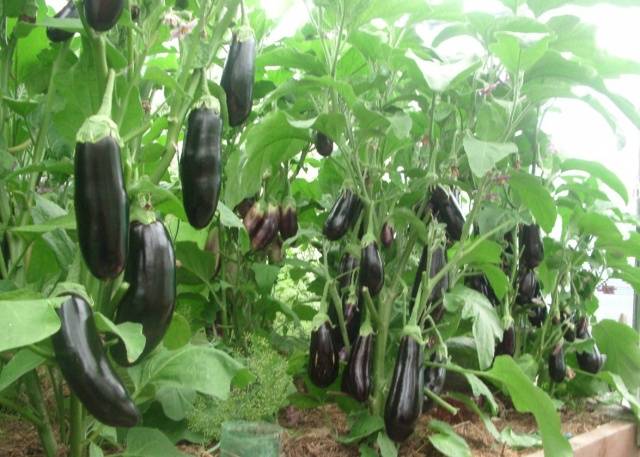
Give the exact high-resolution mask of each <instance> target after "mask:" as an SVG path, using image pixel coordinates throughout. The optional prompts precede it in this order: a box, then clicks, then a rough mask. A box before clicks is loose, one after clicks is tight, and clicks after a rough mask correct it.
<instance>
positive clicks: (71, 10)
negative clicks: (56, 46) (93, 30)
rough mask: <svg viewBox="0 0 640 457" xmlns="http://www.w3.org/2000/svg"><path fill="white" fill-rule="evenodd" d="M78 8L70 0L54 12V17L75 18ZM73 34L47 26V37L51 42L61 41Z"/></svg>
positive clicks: (68, 38)
mask: <svg viewBox="0 0 640 457" xmlns="http://www.w3.org/2000/svg"><path fill="white" fill-rule="evenodd" d="M78 17H79V15H78V9H77V8H76V4H75V3H74V2H73V0H70V1H69V2H68V3H67V4H66V5H65V6H64V7H63V8H62V9H61V10H60V11H58V12H57V13H56V15H55V16H54V18H56V19H77V18H78ZM73 35H74V32H67V31H66V30H63V29H59V28H57V27H47V38H49V41H51V42H52V43H62V42H65V41H67V40H70V39H71V38H72V37H73Z"/></svg>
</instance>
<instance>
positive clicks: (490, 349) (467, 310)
mask: <svg viewBox="0 0 640 457" xmlns="http://www.w3.org/2000/svg"><path fill="white" fill-rule="evenodd" d="M444 300H445V307H446V308H447V309H448V310H449V311H451V310H452V305H453V309H455V307H456V305H457V306H458V307H462V318H463V319H472V320H473V328H472V331H473V338H474V339H475V342H476V350H477V352H478V363H479V364H480V368H481V369H483V370H484V369H487V368H489V367H490V366H491V363H492V361H493V355H494V349H495V340H496V338H500V337H501V336H502V332H503V329H502V324H501V323H500V318H499V317H498V314H497V313H496V310H495V308H493V306H491V303H489V300H487V297H485V296H484V295H482V294H481V293H479V292H476V291H475V290H473V289H469V288H468V287H465V286H463V285H461V284H458V285H456V286H455V287H454V288H453V289H452V290H451V291H449V292H447V293H446V294H445V298H444Z"/></svg>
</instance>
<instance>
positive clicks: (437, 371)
mask: <svg viewBox="0 0 640 457" xmlns="http://www.w3.org/2000/svg"><path fill="white" fill-rule="evenodd" d="M431 361H432V362H435V363H441V364H443V363H445V362H446V360H444V359H443V358H441V357H439V356H438V355H437V354H436V353H435V352H434V353H433V354H432V355H431ZM446 380H447V370H446V369H445V368H444V367H425V368H424V386H425V387H426V388H427V389H429V390H430V391H431V392H433V393H434V394H436V395H440V394H441V393H442V390H443V389H444V383H445V381H446ZM433 406H434V402H433V400H432V399H431V398H430V397H427V396H425V397H424V403H423V404H422V413H423V414H424V413H426V412H427V411H429V410H430V409H431V408H432V407H433Z"/></svg>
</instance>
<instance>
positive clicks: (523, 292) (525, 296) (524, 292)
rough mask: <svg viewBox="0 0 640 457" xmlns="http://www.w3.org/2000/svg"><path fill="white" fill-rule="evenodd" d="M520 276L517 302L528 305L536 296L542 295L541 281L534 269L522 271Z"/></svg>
mask: <svg viewBox="0 0 640 457" xmlns="http://www.w3.org/2000/svg"><path fill="white" fill-rule="evenodd" d="M519 276H520V279H519V281H518V295H517V296H516V303H517V304H519V305H528V304H530V303H532V301H533V299H534V298H536V297H537V296H539V295H540V283H539V282H538V278H536V273H535V272H534V271H533V270H525V271H523V272H521V273H520V275H519Z"/></svg>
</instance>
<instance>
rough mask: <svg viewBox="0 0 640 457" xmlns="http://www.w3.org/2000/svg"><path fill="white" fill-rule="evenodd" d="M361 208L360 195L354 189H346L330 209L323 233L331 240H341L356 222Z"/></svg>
mask: <svg viewBox="0 0 640 457" xmlns="http://www.w3.org/2000/svg"><path fill="white" fill-rule="evenodd" d="M361 210H362V202H361V201H360V197H358V196H357V195H356V194H355V193H354V192H353V191H352V190H350V189H344V190H343V191H342V193H341V194H340V196H339V197H338V199H337V200H336V202H335V203H334V204H333V207H332V208H331V211H329V216H328V217H327V220H326V221H325V223H324V227H323V229H322V233H324V235H325V236H326V237H327V239H329V240H331V241H337V240H339V239H340V238H342V237H343V236H344V235H345V234H346V233H347V231H348V230H349V229H350V228H351V227H352V226H353V224H355V222H356V220H357V219H358V216H359V215H360V211H361Z"/></svg>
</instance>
